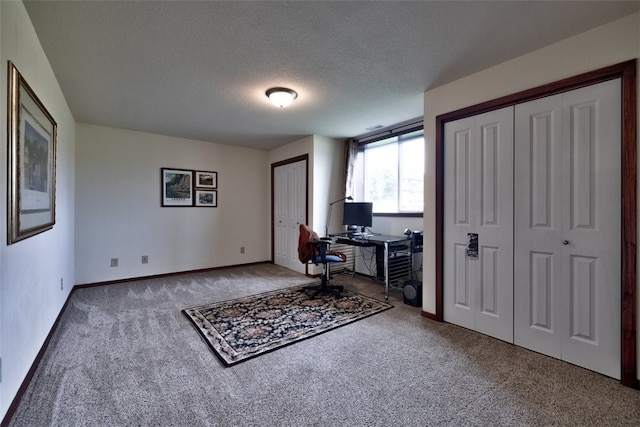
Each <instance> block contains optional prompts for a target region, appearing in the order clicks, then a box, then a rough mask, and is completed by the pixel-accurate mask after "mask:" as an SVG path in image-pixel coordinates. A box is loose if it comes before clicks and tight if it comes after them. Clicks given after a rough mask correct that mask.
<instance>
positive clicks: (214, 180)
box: [195, 171, 218, 189]
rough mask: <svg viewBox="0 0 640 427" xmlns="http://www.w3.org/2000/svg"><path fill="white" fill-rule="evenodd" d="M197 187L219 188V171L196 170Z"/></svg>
mask: <svg viewBox="0 0 640 427" xmlns="http://www.w3.org/2000/svg"><path fill="white" fill-rule="evenodd" d="M195 187H196V188H210V189H214V188H218V172H207V171H196V183H195Z"/></svg>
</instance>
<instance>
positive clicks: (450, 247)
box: [444, 107, 513, 342]
mask: <svg viewBox="0 0 640 427" xmlns="http://www.w3.org/2000/svg"><path fill="white" fill-rule="evenodd" d="M444 227H445V229H444V283H445V287H444V320H445V321H447V322H450V323H454V324H457V325H460V326H463V327H466V328H469V329H473V330H476V331H478V332H482V333H484V334H487V335H490V336H493V337H496V338H498V339H501V340H505V341H508V342H513V108H512V107H508V108H504V109H501V110H497V111H492V112H489V113H485V114H481V115H478V116H474V117H469V118H466V119H461V120H458V121H455V122H450V123H447V124H446V125H445V206H444ZM469 233H472V234H477V236H478V240H477V242H478V248H477V249H478V250H477V257H474V256H469V255H468V254H467V249H468V242H469Z"/></svg>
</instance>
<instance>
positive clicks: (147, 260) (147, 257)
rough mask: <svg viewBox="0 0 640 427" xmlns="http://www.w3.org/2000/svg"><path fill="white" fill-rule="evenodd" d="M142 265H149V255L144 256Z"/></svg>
mask: <svg viewBox="0 0 640 427" xmlns="http://www.w3.org/2000/svg"><path fill="white" fill-rule="evenodd" d="M142 263H143V264H149V255H142Z"/></svg>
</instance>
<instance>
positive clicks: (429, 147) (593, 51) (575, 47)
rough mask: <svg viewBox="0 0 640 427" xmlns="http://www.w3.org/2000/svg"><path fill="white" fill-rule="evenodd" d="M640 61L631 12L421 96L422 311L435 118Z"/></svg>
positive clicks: (429, 269) (639, 33) (427, 296)
mask: <svg viewBox="0 0 640 427" xmlns="http://www.w3.org/2000/svg"><path fill="white" fill-rule="evenodd" d="M639 57H640V14H638V13H636V14H633V15H630V16H627V17H625V18H623V19H620V20H618V21H615V22H612V23H610V24H607V25H604V26H602V27H598V28H595V29H593V30H590V31H588V32H585V33H582V34H580V35H577V36H575V37H572V38H569V39H566V40H564V41H561V42H559V43H555V44H553V45H550V46H547V47H545V48H543V49H540V50H537V51H535V52H532V53H529V54H527V55H524V56H521V57H518V58H515V59H513V60H510V61H507V62H505V63H503V64H500V65H497V66H495V67H492V68H490V69H487V70H485V71H482V72H479V73H476V74H473V75H471V76H468V77H465V78H463V79H460V80H457V81H455V82H452V83H449V84H446V85H443V86H440V87H437V88H433V89H430V90H428V91H427V92H426V93H425V96H424V111H425V114H424V123H425V141H426V164H425V171H426V177H425V212H424V232H425V235H424V241H425V243H427V244H425V252H424V274H423V311H425V312H428V313H435V304H436V301H435V247H434V246H433V245H432V244H428V243H432V242H435V233H436V225H435V200H436V199H435V138H436V128H435V120H436V116H438V115H440V114H444V113H448V112H451V111H454V110H457V109H460V108H463V107H467V106H470V105H474V104H478V103H481V102H484V101H489V100H492V99H495V98H499V97H501V96H505V95H509V94H512V93H516V92H519V91H522V90H525V89H530V88H533V87H536V86H540V85H542V84H545V83H550V82H554V81H557V80H560V79H563V78H566V77H571V76H575V75H578V74H581V73H584V72H588V71H592V70H596V69H598V68H602V67H605V66H608V65H613V64H617V63H620V62H623V61H627V60H630V59H633V58H639ZM638 99H639V102H640V97H638ZM638 111H639V112H640V105H639V108H638ZM638 122H639V123H640V118H639V121H638ZM639 305H640V303H639ZM638 312H640V306H639V309H638ZM639 322H640V318H639ZM638 330H640V326H639V327H638ZM639 345H640V342H639ZM638 354H640V349H639V351H638Z"/></svg>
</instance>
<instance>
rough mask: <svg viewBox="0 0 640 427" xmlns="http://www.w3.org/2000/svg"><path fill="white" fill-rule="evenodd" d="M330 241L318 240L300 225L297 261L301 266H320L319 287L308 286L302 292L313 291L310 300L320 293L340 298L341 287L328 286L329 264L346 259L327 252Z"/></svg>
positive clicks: (315, 234) (337, 253)
mask: <svg viewBox="0 0 640 427" xmlns="http://www.w3.org/2000/svg"><path fill="white" fill-rule="evenodd" d="M330 245H331V239H329V238H328V237H326V238H322V239H321V238H319V237H318V234H317V233H316V232H315V231H313V230H312V229H310V228H309V227H308V226H306V225H304V224H300V237H299V238H298V259H299V260H300V262H302V263H303V264H322V275H321V276H320V284H319V285H309V286H305V287H304V288H303V290H304V291H313V293H312V294H311V299H313V298H315V297H316V296H318V295H319V294H321V293H327V294H332V295H335V296H336V297H337V298H340V292H342V291H343V290H344V287H343V286H339V285H336V286H334V285H331V284H329V264H330V263H334V262H345V261H346V260H347V257H346V256H345V254H343V253H341V252H336V251H332V250H329V247H330Z"/></svg>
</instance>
